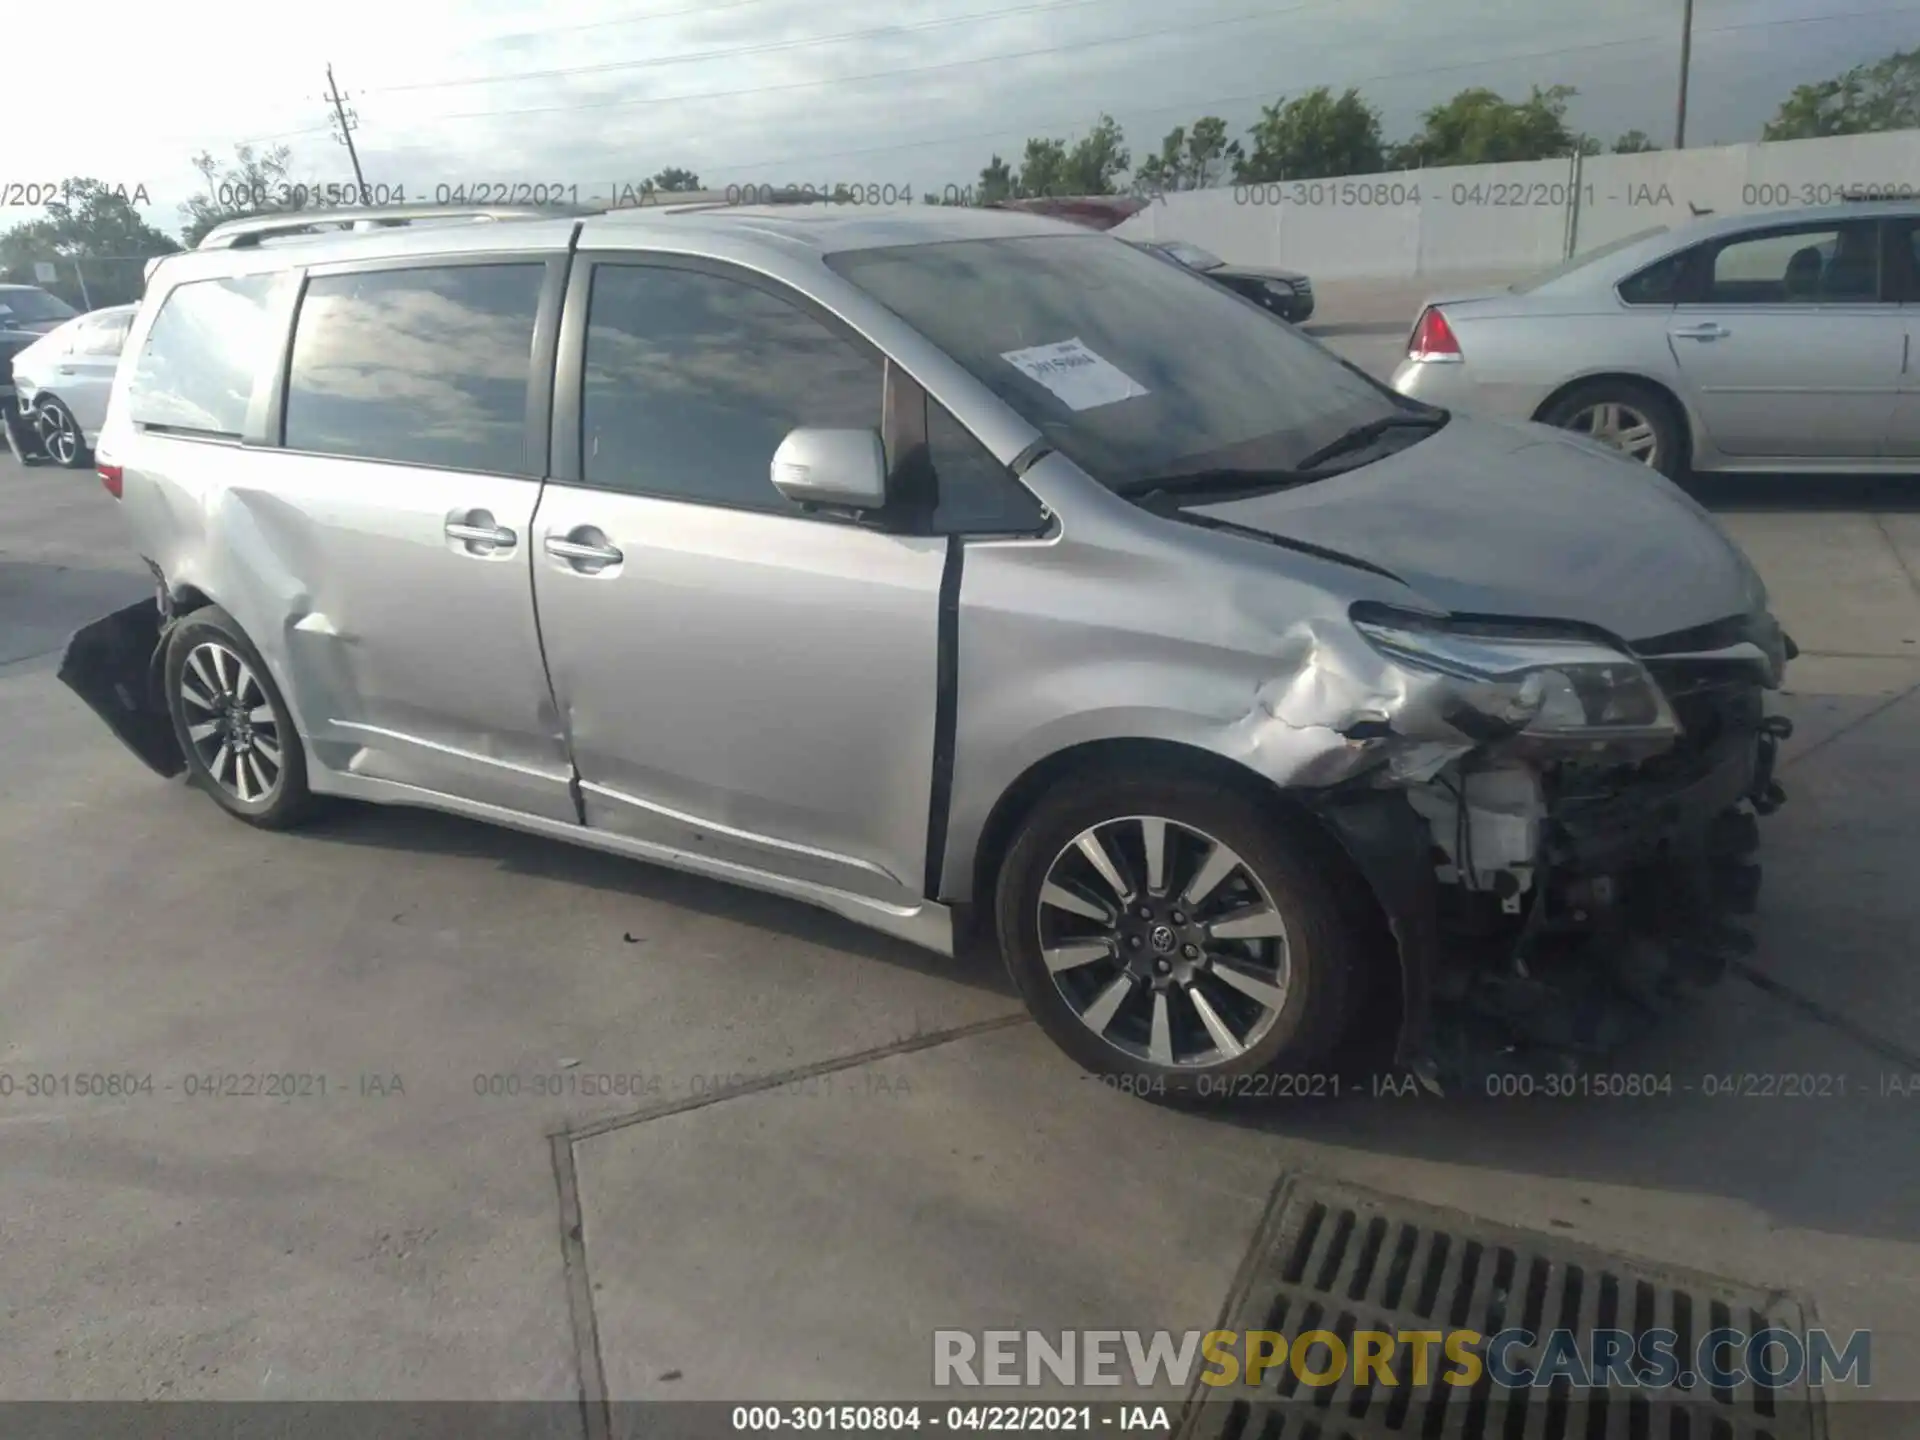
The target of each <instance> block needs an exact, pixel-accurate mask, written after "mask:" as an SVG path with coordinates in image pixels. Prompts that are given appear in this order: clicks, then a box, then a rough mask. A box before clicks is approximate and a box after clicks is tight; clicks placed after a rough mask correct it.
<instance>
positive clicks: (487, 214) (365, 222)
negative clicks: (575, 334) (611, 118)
mask: <svg viewBox="0 0 1920 1440" xmlns="http://www.w3.org/2000/svg"><path fill="white" fill-rule="evenodd" d="M597 213H599V212H598V211H597V210H594V209H590V208H587V207H585V206H579V205H372V206H367V207H364V208H361V209H355V210H280V211H276V212H275V213H273V214H271V215H246V216H242V217H240V218H239V219H236V220H223V221H222V222H221V223H220V224H218V225H216V226H214V227H213V229H211V230H209V231H208V232H207V233H206V234H205V235H204V236H202V237H201V240H200V243H199V245H197V246H195V247H194V248H195V249H198V250H239V249H243V248H246V247H249V246H254V245H259V244H260V243H262V242H263V241H265V240H269V239H272V238H274V237H275V236H285V235H298V234H300V233H301V232H302V231H307V230H316V229H321V228H324V227H329V226H332V227H345V228H348V229H352V230H378V229H384V228H386V227H387V226H390V225H401V224H407V223H410V222H412V221H415V220H470V221H476V222H487V221H493V220H560V219H565V218H567V217H568V216H581V215H593V214H597Z"/></svg>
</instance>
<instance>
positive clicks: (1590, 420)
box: [1540, 380, 1688, 480]
mask: <svg viewBox="0 0 1920 1440" xmlns="http://www.w3.org/2000/svg"><path fill="white" fill-rule="evenodd" d="M1540 419H1541V420H1542V421H1543V422H1545V423H1546V424H1548V425H1553V426H1557V427H1558V428H1559V429H1562V430H1571V431H1573V432H1575V433H1576V434H1581V435H1590V436H1592V437H1593V438H1594V439H1595V440H1599V441H1600V442H1601V443H1603V444H1606V445H1611V446H1612V447H1613V448H1614V449H1616V450H1619V451H1620V452H1621V453H1622V454H1624V455H1626V456H1627V457H1628V458H1629V459H1631V460H1637V461H1639V462H1640V463H1641V464H1642V465H1645V466H1646V467H1647V468H1648V469H1650V470H1657V471H1659V472H1660V473H1661V474H1662V475H1664V476H1666V477H1667V478H1668V479H1669V480H1678V479H1680V478H1681V477H1683V476H1684V475H1685V474H1686V471H1687V459H1688V456H1687V427H1686V423H1685V421H1684V419H1683V418H1682V416H1681V414H1680V412H1679V410H1678V409H1677V408H1676V407H1675V405H1674V403H1673V402H1672V401H1671V400H1669V399H1668V398H1667V397H1666V396H1665V395H1663V394H1662V393H1661V392H1660V391H1659V390H1656V389H1655V388H1654V387H1653V386H1651V385H1644V384H1641V383H1639V382H1637V381H1633V380H1595V381H1592V382H1590V383H1588V384H1585V385H1576V386H1574V388H1573V389H1571V390H1569V391H1568V392H1567V393H1566V394H1564V395H1562V396H1561V397H1560V398H1559V399H1558V400H1556V401H1554V402H1553V403H1552V404H1551V405H1549V406H1548V407H1547V408H1546V409H1545V410H1543V411H1542V412H1541V413H1540Z"/></svg>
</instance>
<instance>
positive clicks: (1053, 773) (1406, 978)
mask: <svg viewBox="0 0 1920 1440" xmlns="http://www.w3.org/2000/svg"><path fill="white" fill-rule="evenodd" d="M1110 767H1114V768H1118V767H1125V768H1127V769H1130V770H1135V771H1139V770H1150V771H1152V772H1154V773H1156V774H1160V775H1172V776H1182V777H1186V778H1192V779H1200V780H1207V781H1212V782H1214V783H1217V784H1220V785H1221V786H1223V787H1227V788H1231V789H1235V790H1239V791H1241V792H1243V793H1245V792H1251V793H1253V794H1254V795H1256V796H1257V797H1258V799H1259V803H1260V804H1261V806H1262V807H1263V808H1264V809H1266V810H1267V811H1269V813H1271V814H1272V815H1273V816H1274V817H1275V818H1276V819H1277V820H1278V821H1279V822H1280V823H1281V824H1283V825H1285V826H1286V827H1287V828H1288V830H1289V831H1290V832H1291V834H1292V835H1293V836H1294V837H1295V838H1297V839H1299V840H1302V841H1303V842H1305V843H1306V844H1307V845H1308V846H1310V847H1311V848H1312V849H1313V851H1314V852H1315V854H1316V857H1317V858H1318V859H1320V860H1322V861H1323V862H1324V863H1325V864H1326V865H1327V866H1328V867H1329V876H1330V878H1331V880H1332V882H1333V886H1334V889H1335V891H1336V893H1337V894H1338V895H1339V896H1340V898H1341V900H1342V903H1343V905H1346V906H1349V907H1351V909H1350V912H1349V918H1350V919H1351V920H1353V921H1354V923H1356V924H1358V925H1361V926H1363V927H1367V928H1368V929H1369V930H1371V931H1372V932H1373V933H1372V938H1373V939H1375V940H1376V941H1379V942H1381V943H1383V944H1384V945H1385V946H1386V947H1388V950H1389V951H1390V953H1391V960H1390V961H1388V963H1386V964H1385V965H1383V966H1381V967H1380V968H1381V969H1383V970H1387V971H1390V972H1391V973H1390V974H1389V975H1387V976H1386V977H1385V978H1387V979H1388V980H1390V981H1391V982H1392V983H1391V985H1390V986H1376V985H1372V984H1363V985H1362V986H1361V987H1360V993H1362V994H1368V995H1371V996H1375V997H1379V998H1385V999H1388V1000H1390V1002H1391V1004H1392V1006H1393V1017H1392V1018H1393V1028H1394V1029H1395V1031H1396V1032H1397V1034H1398V1038H1400V1039H1404V1038H1405V1035H1406V1033H1407V1032H1408V1031H1409V1030H1410V1029H1411V1028H1412V1027H1411V1025H1410V1024H1409V1021H1410V1020H1412V1019H1413V1015H1412V1013H1411V1012H1410V1009H1409V1001H1410V1000H1412V1001H1415V1002H1416V1003H1417V1002H1418V1000H1419V998H1420V997H1424V995H1425V994H1426V992H1427V988H1428V987H1427V983H1426V981H1427V977H1426V967H1427V966H1428V964H1429V963H1430V958H1431V957H1430V956H1429V955H1428V954H1426V953H1425V951H1424V948H1423V947H1422V946H1420V945H1419V944H1417V943H1415V940H1414V937H1413V936H1411V935H1410V934H1409V927H1408V924H1407V921H1406V917H1405V916H1404V915H1403V913H1402V912H1403V910H1404V908H1405V900H1404V896H1403V895H1401V894H1399V893H1396V892H1395V891H1394V890H1393V889H1392V888H1391V887H1390V886H1389V885H1387V884H1386V883H1384V881H1383V876H1382V874H1381V873H1380V871H1379V869H1378V867H1377V866H1376V865H1375V864H1373V863H1370V857H1363V856H1362V855H1361V854H1359V853H1357V846H1356V845H1355V843H1354V842H1355V839H1356V831H1355V830H1354V828H1353V827H1351V826H1350V825H1348V824H1345V823H1337V822H1336V819H1335V818H1334V816H1335V814H1337V807H1336V810H1335V811H1331V812H1330V811H1326V810H1324V809H1323V807H1322V806H1321V805H1320V804H1319V803H1317V801H1318V799H1319V798H1320V797H1319V796H1318V794H1317V792H1308V791H1290V790H1288V789H1286V788H1285V787H1284V786H1281V785H1278V784H1276V783H1275V782H1274V781H1272V780H1270V779H1269V778H1268V777H1267V776H1265V775H1262V774H1261V773H1260V772H1259V771H1257V770H1254V769H1251V768H1249V767H1248V766H1246V765H1243V764H1241V763H1239V762H1238V761H1235V760H1232V759H1229V758H1228V757H1226V756H1224V755H1220V754H1218V753H1216V752H1214V751H1211V750H1207V749H1205V748H1203V747H1201V746H1199V745H1193V744H1189V743H1185V742H1182V741H1179V740H1166V739H1149V738H1102V739H1095V740H1085V741H1081V742H1080V743H1078V744H1074V745H1069V746H1067V747H1065V748H1063V749H1060V750H1056V751H1054V752H1053V753H1052V754H1049V755H1046V756H1044V757H1042V758H1041V759H1039V760H1036V761H1035V762H1034V763H1032V764H1031V765H1029V766H1028V767H1027V768H1026V770H1024V771H1023V772H1021V774H1020V775H1019V777H1018V778H1016V779H1015V780H1014V781H1013V783H1012V784H1010V785H1009V786H1007V788H1006V789H1005V790H1003V791H1002V792H1001V794H1000V796H999V798H998V799H997V800H996V801H995V802H994V804H993V808H992V809H991V810H990V811H988V813H987V819H986V823H985V824H984V825H983V827H982V828H981V831H980V838H979V841H978V843H977V844H976V845H975V847H974V854H973V867H972V873H971V880H972V884H971V887H970V891H969V894H968V896H967V897H966V902H965V905H966V908H967V909H968V910H969V911H971V912H979V911H986V912H990V911H991V909H992V906H993V895H994V891H995V887H996V885H997V883H998V880H999V872H1000V867H1001V865H1002V864H1003V863H1004V861H1005V859H1006V855H1007V852H1008V850H1009V849H1011V848H1012V845H1013V841H1014V838H1015V837H1016V836H1017V835H1018V834H1019V831H1020V826H1021V824H1022V822H1023V821H1024V820H1025V819H1026V817H1027V816H1028V815H1030V814H1031V813H1032V812H1033V808H1034V807H1035V806H1036V805H1037V804H1039V802H1040V800H1041V798H1042V797H1043V796H1045V795H1046V794H1047V793H1048V792H1049V791H1050V790H1052V789H1053V788H1054V787H1055V786H1057V785H1059V784H1061V783H1062V782H1064V781H1066V780H1067V779H1069V778H1071V777H1075V776H1079V775H1084V774H1086V773H1088V772H1090V771H1095V770H1100V769H1105V768H1110ZM1386 795H1387V798H1400V797H1397V796H1393V795H1392V793H1391V792H1386ZM1401 803H1402V804H1403V805H1404V803H1405V802H1404V799H1402V800H1401ZM1408 813H1409V814H1411V810H1410V809H1409V812H1408ZM1369 978H1370V979H1372V978H1379V977H1369Z"/></svg>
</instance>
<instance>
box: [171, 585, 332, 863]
mask: <svg viewBox="0 0 1920 1440" xmlns="http://www.w3.org/2000/svg"><path fill="white" fill-rule="evenodd" d="M163 673H164V676H165V683H166V696H167V711H168V713H169V714H170V715H171V716H172V717H173V733H174V736H175V738H176V739H178V740H179V742H180V753H181V754H182V755H184V756H185V757H186V761H187V775H188V777H189V778H190V779H191V780H192V782H193V783H194V784H195V785H197V786H199V787H200V788H201V789H202V790H205V791H206V792H207V793H208V794H209V795H210V796H212V797H213V801H214V803H215V804H216V805H218V806H219V807H220V808H221V809H223V810H225V811H226V812H227V813H228V814H229V815H232V816H234V817H235V818H236V819H240V820H244V821H246V822H247V824H249V825H256V826H258V827H260V828H261V829H262V830H285V829H288V828H290V827H292V826H294V825H298V824H299V823H301V822H302V821H303V820H306V819H308V818H309V817H310V816H311V815H312V814H313V813H314V811H315V810H316V808H317V804H316V801H315V797H314V795H313V792H312V791H311V790H309V789H308V788H307V757H306V749H305V746H304V744H303V742H302V741H301V739H300V735H299V732H298V731H296V730H295V729H294V727H293V717H292V715H290V714H289V713H288V711H287V706H286V702H285V701H284V700H282V699H281V698H280V692H279V690H278V689H277V688H275V686H274V683H273V677H272V676H271V675H269V674H268V673H267V667H266V664H265V662H264V661H262V660H261V658H260V652H259V651H258V650H256V649H254V647H253V642H252V641H250V640H249V639H247V637H246V634H245V632H244V631H242V630H241V629H240V627H239V625H237V624H236V623H235V622H234V619H233V617H232V616H231V615H229V614H227V612H226V611H224V610H222V609H220V608H219V607H218V606H216V605H209V606H207V607H206V608H204V609H201V610H195V611H194V612H193V613H192V614H190V615H188V616H186V617H185V618H184V619H182V620H181V621H179V623H178V624H176V625H175V626H174V627H173V630H172V632H171V633H170V634H169V636H168V639H167V655H166V661H165V669H164V672H163Z"/></svg>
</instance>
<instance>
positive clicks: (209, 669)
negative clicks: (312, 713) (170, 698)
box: [180, 640, 285, 805]
mask: <svg viewBox="0 0 1920 1440" xmlns="http://www.w3.org/2000/svg"><path fill="white" fill-rule="evenodd" d="M180 699H181V701H182V703H183V705H184V706H185V709H186V726H187V738H188V739H189V740H190V741H191V742H192V744H193V748H194V752H195V754H196V755H198V757H199V759H200V763H201V764H202V765H203V766H205V767H206V771H207V774H209V775H211V776H212V777H213V781H214V783H215V784H216V785H218V786H219V787H220V788H221V789H222V790H224V791H226V792H227V794H229V795H231V796H233V797H234V799H236V800H240V801H243V802H244V803H246V804H249V805H257V804H261V803H264V802H266V801H268V800H271V799H272V798H273V796H274V794H275V792H276V791H278V789H279V788H280V779H281V775H282V773H283V771H284V769H285V758H284V755H283V753H282V751H281V743H282V741H281V735H280V722H279V721H278V720H276V719H275V718H274V713H273V706H272V705H271V704H270V703H269V702H268V700H267V695H266V691H265V690H264V689H263V688H261V684H260V680H259V678H258V677H257V676H256V675H255V674H254V673H253V670H252V668H251V667H250V666H249V665H248V664H247V662H246V661H245V660H244V659H242V658H241V657H240V655H239V654H238V653H237V652H235V651H234V650H232V649H230V648H228V647H227V646H225V645H222V644H220V643H219V642H217V641H213V640H208V641H204V642H202V643H201V644H199V645H196V646H194V647H193V649H192V650H191V651H189V652H188V654H187V663H186V666H185V668H183V669H182V670H181V672H180Z"/></svg>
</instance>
